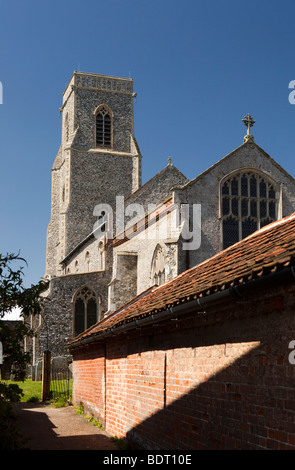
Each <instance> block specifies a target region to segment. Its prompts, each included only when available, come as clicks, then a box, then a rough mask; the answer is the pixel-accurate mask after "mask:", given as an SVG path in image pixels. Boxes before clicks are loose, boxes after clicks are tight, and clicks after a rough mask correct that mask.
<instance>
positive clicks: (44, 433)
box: [13, 403, 118, 451]
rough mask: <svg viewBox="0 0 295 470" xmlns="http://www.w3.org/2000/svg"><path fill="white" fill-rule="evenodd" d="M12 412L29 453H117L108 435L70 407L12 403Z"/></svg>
mask: <svg viewBox="0 0 295 470" xmlns="http://www.w3.org/2000/svg"><path fill="white" fill-rule="evenodd" d="M13 408H14V411H15V414H16V426H17V429H18V431H19V433H20V434H21V435H22V436H23V437H24V439H25V441H26V442H25V445H26V448H27V449H28V450H114V451H116V450H117V451H118V447H117V446H116V444H115V443H114V442H112V441H111V439H110V436H109V434H108V433H106V432H105V431H102V430H101V429H99V428H97V427H96V426H94V425H93V424H91V423H90V422H88V421H86V419H85V418H84V417H83V416H81V415H77V414H76V410H75V408H74V407H73V406H67V407H64V408H53V407H51V406H50V405H44V404H40V403H34V404H33V403H15V404H14V406H13Z"/></svg>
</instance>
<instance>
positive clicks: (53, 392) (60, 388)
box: [50, 367, 72, 399]
mask: <svg viewBox="0 0 295 470" xmlns="http://www.w3.org/2000/svg"><path fill="white" fill-rule="evenodd" d="M71 393H72V372H71V370H70V368H69V367H66V368H62V369H57V368H55V367H53V368H51V371H50V396H51V397H52V398H59V397H64V398H66V399H69V398H70V397H71Z"/></svg>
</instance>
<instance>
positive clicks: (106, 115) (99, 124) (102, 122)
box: [95, 106, 112, 148]
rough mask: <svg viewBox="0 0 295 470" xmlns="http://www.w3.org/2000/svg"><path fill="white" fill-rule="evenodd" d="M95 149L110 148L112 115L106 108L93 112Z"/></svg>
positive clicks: (102, 107) (101, 107)
mask: <svg viewBox="0 0 295 470" xmlns="http://www.w3.org/2000/svg"><path fill="white" fill-rule="evenodd" d="M95 131H96V147H107V148H111V147H112V115H111V111H110V110H109V109H108V108H107V107H106V106H100V107H99V108H98V109H97V110H96V112H95Z"/></svg>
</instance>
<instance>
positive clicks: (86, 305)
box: [74, 286, 99, 336]
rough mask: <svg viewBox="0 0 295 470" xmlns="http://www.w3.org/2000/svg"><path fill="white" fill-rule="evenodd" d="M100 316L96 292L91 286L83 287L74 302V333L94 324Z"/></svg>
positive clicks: (78, 332)
mask: <svg viewBox="0 0 295 470" xmlns="http://www.w3.org/2000/svg"><path fill="white" fill-rule="evenodd" d="M98 318H99V314H98V303H97V299H96V295H95V293H94V292H93V291H92V290H91V289H89V287H87V286H85V287H82V288H81V289H80V290H79V291H78V293H77V294H76V296H75V302H74V335H75V336H77V335H78V334H80V333H82V332H83V331H85V330H86V329H87V328H90V326H92V325H94V324H95V323H96V322H97V321H98Z"/></svg>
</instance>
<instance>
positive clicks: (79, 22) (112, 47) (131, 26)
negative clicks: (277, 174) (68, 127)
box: [0, 0, 295, 285]
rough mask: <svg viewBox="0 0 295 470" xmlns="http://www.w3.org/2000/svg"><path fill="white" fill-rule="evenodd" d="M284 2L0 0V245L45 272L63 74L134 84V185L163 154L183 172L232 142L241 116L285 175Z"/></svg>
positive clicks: (294, 153)
mask: <svg viewBox="0 0 295 470" xmlns="http://www.w3.org/2000/svg"><path fill="white" fill-rule="evenodd" d="M294 15H295V4H294V2H293V1H291V0H290V1H289V0H281V1H273V0H255V1H254V0H248V1H247V2H245V1H240V0H234V1H232V0H229V1H226V0H224V1H222V0H211V1H210V0H206V1H199V0H181V1H180V0H169V1H168V0H157V1H155V0H148V1H146V0H137V1H136V0H107V1H105V0H104V1H100V0H84V2H78V1H76V0H71V1H69V0H58V1H57V0H50V1H46V0H26V1H23V0H0V81H1V83H2V86H3V103H2V104H0V135H1V139H0V162H1V166H0V171H1V173H0V175H1V186H0V187H1V212H0V214H1V231H0V249H1V252H3V253H6V252H18V251H19V250H20V252H21V255H22V256H23V257H24V258H26V260H27V262H28V267H26V268H25V275H26V277H25V283H26V285H30V284H31V283H36V282H38V281H39V279H40V278H41V277H42V276H43V274H44V272H45V251H46V230H47V225H48V222H49V219H50V191H51V167H52V164H53V161H54V159H55V156H56V153H57V151H58V148H59V145H60V136H61V118H60V117H59V107H60V106H61V103H62V93H63V92H64V89H65V87H66V85H67V83H68V81H69V80H70V78H71V76H72V73H73V71H74V70H80V71H83V72H91V73H99V74H104V75H113V76H121V77H129V76H130V77H131V78H133V80H134V91H135V92H136V93H137V101H136V103H135V106H134V112H135V136H136V139H137V141H138V143H139V146H140V149H141V153H142V155H143V182H145V181H147V180H148V179H149V178H151V177H152V176H153V175H154V174H155V173H157V172H158V171H160V170H161V169H162V168H163V167H164V166H166V164H167V159H168V157H169V156H171V157H172V161H173V163H174V165H175V166H177V167H178V168H179V170H181V171H182V172H183V173H184V174H185V175H186V176H187V177H188V178H190V179H191V178H194V177H195V176H197V175H198V174H199V173H201V172H202V171H204V170H205V169H206V168H208V167H209V166H210V165H212V164H214V163H215V162H216V161H218V160H219V159H220V158H222V157H223V156H225V155H226V154H228V153H229V152H231V151H232V150H233V149H235V148H236V147H238V146H239V145H240V144H241V143H242V141H243V137H244V135H245V133H246V128H245V127H244V125H243V124H242V122H241V120H242V118H243V117H244V116H245V114H247V113H250V114H251V115H252V116H253V117H254V119H255V120H256V124H255V126H254V128H252V133H253V134H254V137H255V140H256V142H257V143H258V145H260V146H261V147H262V148H263V149H264V150H265V151H266V152H268V153H269V154H270V155H271V156H272V157H273V158H275V159H276V160H277V161H278V163H279V164H280V165H282V166H283V167H284V168H285V169H286V170H287V171H288V172H289V173H290V174H291V175H292V176H295V133H294V128H295V105H292V104H290V102H289V100H288V96H289V93H290V92H291V90H289V89H288V84H289V82H290V81H291V80H295V59H294V45H295V36H294Z"/></svg>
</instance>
